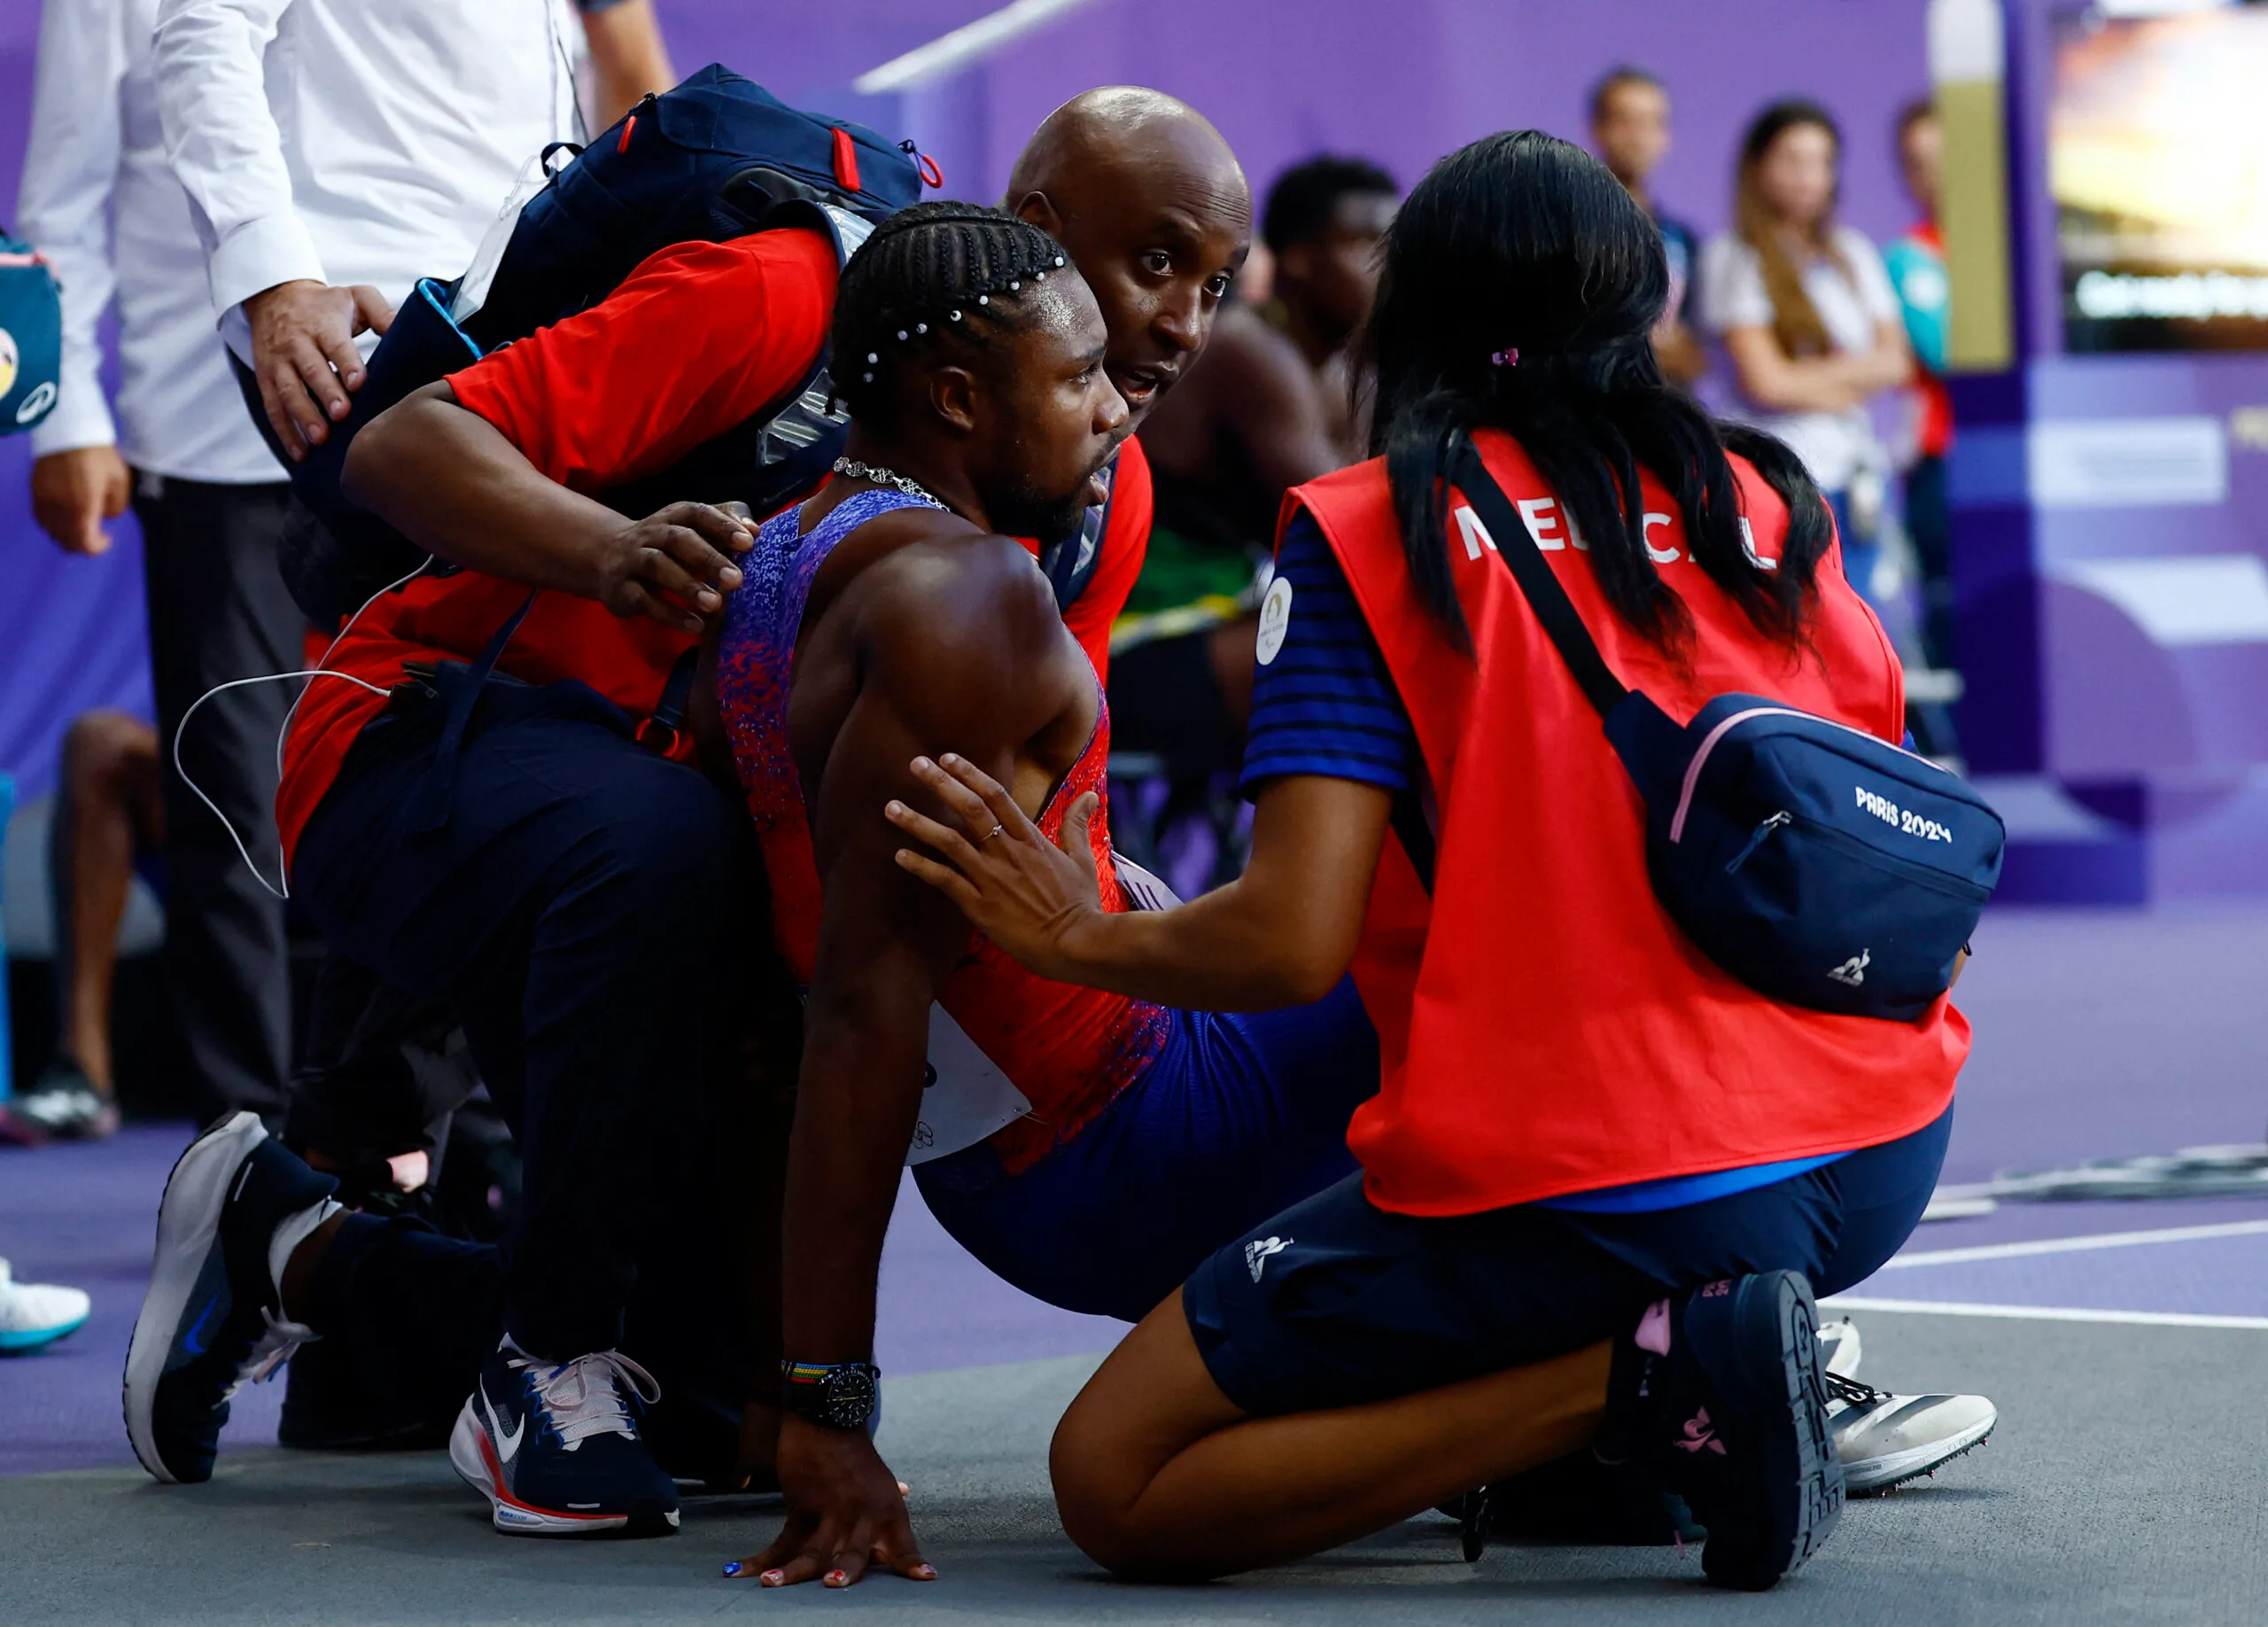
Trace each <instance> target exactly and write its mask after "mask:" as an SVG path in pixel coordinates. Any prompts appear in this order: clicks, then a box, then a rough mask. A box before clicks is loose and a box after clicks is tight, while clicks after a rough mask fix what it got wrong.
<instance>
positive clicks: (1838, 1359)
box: [1819, 1316, 1859, 1378]
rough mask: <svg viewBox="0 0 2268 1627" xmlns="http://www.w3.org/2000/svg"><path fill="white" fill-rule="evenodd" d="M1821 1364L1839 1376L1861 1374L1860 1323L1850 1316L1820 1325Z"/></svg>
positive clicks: (1848, 1376)
mask: <svg viewBox="0 0 2268 1627" xmlns="http://www.w3.org/2000/svg"><path fill="white" fill-rule="evenodd" d="M1819 1358H1820V1364H1821V1366H1824V1367H1825V1368H1826V1369H1827V1370H1828V1371H1829V1373H1832V1374H1834V1375H1835V1376H1836V1377H1837V1378H1856V1377H1858V1376H1859V1325H1858V1324H1857V1323H1856V1322H1854V1321H1852V1320H1851V1319H1850V1318H1849V1317H1847V1316H1846V1317H1844V1318H1842V1319H1841V1320H1837V1321H1832V1322H1821V1324H1820V1325H1819Z"/></svg>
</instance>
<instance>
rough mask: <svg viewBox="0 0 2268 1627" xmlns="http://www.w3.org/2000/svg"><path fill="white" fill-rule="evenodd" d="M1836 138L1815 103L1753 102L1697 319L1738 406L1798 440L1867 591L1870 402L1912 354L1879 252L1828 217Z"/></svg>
mask: <svg viewBox="0 0 2268 1627" xmlns="http://www.w3.org/2000/svg"><path fill="white" fill-rule="evenodd" d="M1842 146H1843V140H1842V136H1841V133H1840V132H1839V131H1838V130H1837V128H1836V125H1835V121H1834V119H1833V117H1832V116H1830V115H1829V113H1828V112H1827V110H1826V109H1825V108H1823V107H1821V106H1820V105H1818V104H1817V103H1815V102H1807V101H1800V100H1794V101H1785V102H1779V103H1775V104H1774V105H1772V106H1770V107H1767V108H1766V109H1765V110H1764V112H1763V113H1759V115H1757V117H1756V120H1755V121H1754V122H1752V123H1751V124H1750V126H1749V127H1748V134H1747V136H1745V138H1744V140H1743V141H1742V143H1741V151H1740V164H1739V171H1738V180H1737V183H1736V189H1735V194H1734V211H1733V219H1734V230H1732V231H1731V232H1729V233H1728V234H1726V235H1725V236H1723V237H1717V238H1714V239H1713V240H1712V241H1711V243H1710V244H1709V245H1708V247H1707V249H1705V251H1704V252H1703V253H1702V256H1701V318H1702V322H1703V323H1704V325H1705V326H1706V327H1707V329H1708V330H1709V331H1711V332H1712V333H1713V334H1716V335H1718V336H1720V338H1721V339H1723V341H1724V346H1725V350H1726V353H1727V354H1728V355H1730V356H1731V358H1732V362H1733V369H1734V373H1735V376H1736V380H1737V382H1738V385H1739V396H1740V403H1739V404H1740V409H1741V410H1742V413H1743V416H1746V417H1748V418H1749V419H1750V420H1751V421H1752V422H1754V423H1756V424H1759V425H1761V426H1762V427H1763V428H1765V429H1767V430H1770V431H1771V432H1773V433H1775V434H1776V435H1778V436H1779V437H1780V438H1781V439H1782V440H1785V441H1786V442H1787V443H1788V444H1789V445H1790V447H1792V448H1795V451H1796V454H1797V455H1798V456H1799V457H1801V458H1802V459H1803V460H1804V463H1806V465H1807V466H1808V467H1809V468H1810V470H1811V473H1812V478H1813V479H1815V480H1817V481H1818V482H1819V486H1820V489H1821V491H1822V492H1824V493H1826V494H1827V499H1828V501H1829V503H1831V504H1832V505H1833V506H1834V509H1835V519H1836V525H1837V530H1838V531H1839V533H1841V536H1842V541H1843V563H1844V570H1845V574H1847V575H1848V576H1849V578H1850V580H1851V582H1852V586H1854V587H1856V588H1858V589H1859V591H1860V592H1861V593H1869V592H1870V590H1871V584H1872V580H1873V577H1874V564H1875V558H1876V538H1877V536H1878V534H1879V530H1880V525H1881V521H1882V505H1883V501H1884V495H1885V494H1886V493H1887V491H1888V489H1889V482H1888V476H1889V468H1890V455H1889V452H1888V451H1887V449H1886V448H1884V446H1883V444H1882V441H1881V439H1880V438H1879V437H1878V436H1877V435H1876V433H1875V429H1874V423H1873V420H1872V419H1871V418H1870V417H1869V416H1868V412H1867V403H1868V401H1871V400H1872V399H1873V398H1874V397H1875V396H1876V395H1879V394H1880V393H1882V392H1884V391H1885V390H1891V389H1895V388H1897V387H1898V386H1899V385H1902V384H1904V383H1906V381H1907V379H1908V378H1910V377H1911V376H1912V373H1913V359H1912V357H1911V356H1910V355H1909V354H1907V348H1906V334H1905V330H1904V328H1903V326H1902V325H1901V323H1900V320H1899V307H1898V295H1897V293H1896V292H1894V291H1893V290H1892V289H1891V285H1890V276H1889V273H1888V272H1886V271H1884V269H1883V263H1882V256H1881V255H1880V254H1878V253H1876V252H1875V245H1873V244H1871V243H1869V242H1868V241H1867V239H1866V238H1865V237H1863V236H1862V235H1861V234H1860V233H1859V232H1856V231H1854V230H1852V229H1850V228H1849V227H1847V226H1841V225H1837V223H1836V220H1835V203H1836V194H1837V184H1838V170H1839V167H1840V165H1841V162H1842Z"/></svg>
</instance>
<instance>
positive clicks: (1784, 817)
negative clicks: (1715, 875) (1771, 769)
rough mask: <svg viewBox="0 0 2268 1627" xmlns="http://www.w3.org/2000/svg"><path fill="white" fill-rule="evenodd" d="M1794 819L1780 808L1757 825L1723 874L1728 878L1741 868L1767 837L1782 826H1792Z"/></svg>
mask: <svg viewBox="0 0 2268 1627" xmlns="http://www.w3.org/2000/svg"><path fill="white" fill-rule="evenodd" d="M1795 817H1796V816H1795V815H1794V814H1790V813H1789V812H1788V810H1787V809H1785V808H1782V809H1781V810H1780V811H1779V812H1778V813H1777V814H1774V815H1773V816H1772V817H1771V818H1769V819H1767V820H1766V821H1764V822H1763V823H1762V824H1760V825H1759V826H1758V827H1757V828H1756V830H1755V832H1754V834H1752V835H1751V837H1749V838H1748V845H1746V846H1744V847H1743V848H1742V849H1741V850H1740V852H1736V853H1735V854H1734V855H1733V857H1732V862H1731V863H1729V864H1728V865H1726V866H1725V874H1726V875H1728V876H1730V875H1732V874H1734V873H1735V872H1736V871H1737V870H1738V869H1739V868H1740V867H1741V866H1743V865H1744V864H1746V863H1747V862H1748V861H1749V860H1750V859H1751V858H1752V857H1753V856H1754V855H1755V852H1756V850H1757V849H1758V848H1759V847H1761V846H1763V845H1764V843H1765V839H1766V838H1767V837H1769V836H1770V835H1771V834H1772V833H1773V832H1774V831H1775V830H1777V829H1779V828H1780V827H1781V826H1783V825H1788V824H1793V823H1794V822H1795Z"/></svg>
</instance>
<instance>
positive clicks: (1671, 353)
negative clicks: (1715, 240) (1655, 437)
mask: <svg viewBox="0 0 2268 1627" xmlns="http://www.w3.org/2000/svg"><path fill="white" fill-rule="evenodd" d="M1591 146H1592V148H1593V149H1594V150H1595V151H1596V152H1597V153H1598V155H1599V158H1600V160H1602V161H1604V164H1605V165H1606V167H1607V168H1608V169H1610V170H1612V172H1613V174H1614V178H1615V179H1616V180H1617V181H1619V182H1621V183H1622V185H1623V187H1624V189H1625V190H1626V191H1628V192H1629V194H1630V196H1631V197H1633V198H1635V199H1637V200H1638V206H1639V207H1641V208H1643V209H1644V210H1645V211H1646V213H1647V214H1651V215H1652V216H1653V217H1654V224H1655V225H1656V226H1658V227H1659V228H1660V229H1661V234H1662V252H1663V253H1664V254H1665V255H1666V256H1667V258H1668V260H1669V303H1668V304H1667V306H1666V307H1664V309H1663V311H1662V319H1661V321H1660V322H1659V323H1657V324H1656V325H1655V328H1654V360H1655V361H1657V362H1659V363H1660V364H1661V370H1662V372H1663V374H1664V376H1666V378H1668V379H1669V381H1670V382H1671V383H1672V384H1674V385H1691V384H1692V383H1693V382H1694V381H1695V380H1696V379H1697V378H1700V377H1701V375H1702V374H1704V373H1705V372H1707V371H1708V370H1709V357H1708V354H1707V353H1706V352H1705V351H1704V350H1703V349H1702V347H1701V340H1700V339H1699V337H1698V336H1697V334H1695V332H1694V331H1693V273H1694V269H1695V264H1694V262H1695V261H1697V259H1698V258H1699V254H1700V239H1699V238H1698V237H1696V236H1695V235H1694V232H1693V229H1692V228H1691V227H1690V226H1688V225H1687V224H1686V223H1685V222H1682V221H1679V220H1674V219H1672V218H1671V217H1670V216H1668V215H1666V214H1663V213H1662V212H1661V211H1660V210H1659V209H1658V208H1657V207H1655V205H1654V198H1653V194H1652V192H1651V191H1650V190H1649V182H1650V180H1651V176H1652V175H1653V173H1654V169H1655V167H1656V166H1658V164H1660V162H1661V161H1662V160H1663V159H1664V158H1666V157H1667V156H1668V154H1669V90H1668V88H1667V87H1666V86H1665V85H1664V84H1663V83H1662V82H1661V81H1660V80H1659V79H1657V78H1656V77H1655V76H1654V75H1653V74H1650V73H1648V72H1647V71H1646V70H1645V69H1644V68H1642V67H1628V66H1625V67H1619V68H1615V69H1613V70H1612V71H1611V72H1610V73H1609V74H1607V76H1606V77H1605V78H1604V79H1602V80H1600V81H1599V82H1598V86H1597V88H1596V90H1593V91H1592V92H1591Z"/></svg>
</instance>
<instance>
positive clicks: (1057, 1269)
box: [913, 980, 1379, 1322]
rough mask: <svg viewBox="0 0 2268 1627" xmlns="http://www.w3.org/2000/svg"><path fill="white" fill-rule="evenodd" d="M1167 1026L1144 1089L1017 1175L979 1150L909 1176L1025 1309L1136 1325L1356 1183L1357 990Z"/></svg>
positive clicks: (1349, 986) (1368, 1069) (1368, 1034)
mask: <svg viewBox="0 0 2268 1627" xmlns="http://www.w3.org/2000/svg"><path fill="white" fill-rule="evenodd" d="M1173 1019H1174V1020H1173V1025H1172V1028H1171V1031H1170V1032H1169V1037H1168V1039H1167V1041H1166V1044H1165V1047H1164V1048H1163V1049H1162V1050H1161V1052H1160V1053H1159V1055H1158V1058H1157V1060H1156V1062H1154V1063H1152V1064H1151V1066H1150V1069H1149V1071H1148V1072H1146V1074H1144V1075H1143V1076H1142V1078H1140V1079H1139V1080H1138V1081H1137V1082H1136V1083H1134V1084H1132V1085H1130V1086H1127V1087H1126V1088H1125V1089H1124V1090H1122V1091H1121V1092H1120V1093H1119V1094H1118V1095H1117V1096H1116V1097H1115V1099H1114V1100H1113V1101H1112V1102H1111V1103H1110V1105H1109V1106H1107V1107H1106V1108H1105V1109H1103V1110H1102V1111H1101V1112H1100V1113H1099V1114H1097V1115H1096V1116H1095V1117H1094V1118H1093V1119H1092V1120H1091V1122H1090V1123H1089V1124H1088V1125H1087V1126H1086V1127H1085V1128H1084V1129H1083V1130H1081V1131H1080V1132H1079V1133H1078V1134H1077V1135H1076V1136H1074V1137H1073V1138H1072V1139H1071V1140H1068V1141H1067V1142H1065V1143H1064V1144H1063V1145H1062V1146H1060V1147H1059V1148H1056V1149H1055V1150H1054V1151H1052V1152H1051V1153H1049V1154H1048V1155H1047V1156H1046V1157H1045V1158H1043V1159H1041V1160H1040V1161H1039V1162H1038V1163H1037V1164H1034V1165H1033V1166H1032V1167H1031V1168H1029V1169H1028V1170H1026V1171H1024V1172H1022V1173H1021V1174H1017V1175H1010V1174H1007V1173H1006V1172H1003V1171H1002V1169H1001V1168H1000V1164H999V1161H998V1157H997V1156H995V1155H994V1154H993V1152H992V1149H991V1148H990V1145H989V1144H987V1143H985V1142H982V1141H980V1142H978V1143H977V1144H976V1145H975V1146H974V1147H971V1148H967V1149H966V1150H964V1151H961V1152H958V1153H954V1154H952V1155H951V1156H948V1157H944V1158H936V1159H932V1160H931V1161H930V1162H928V1163H927V1164H917V1165H916V1166H915V1167H914V1172H913V1173H914V1179H916V1180H917V1181H918V1182H919V1183H920V1187H921V1195H922V1196H923V1197H924V1198H925V1199H927V1200H928V1204H929V1210H930V1212H931V1213H932V1214H934V1215H936V1218H937V1220H938V1223H939V1224H940V1225H942V1226H944V1228H945V1230H946V1231H948V1232H950V1233H951V1234H953V1236H954V1237H955V1238H957V1239H958V1240H959V1242H960V1244H961V1246H962V1247H963V1248H965V1249H967V1250H968V1251H969V1252H970V1253H971V1254H974V1255H975V1257H977V1258H978V1259H980V1260H982V1261H983V1262H984V1264H985V1265H987V1266H989V1267H990V1268H991V1270H992V1271H994V1272H995V1273H998V1275H1000V1276H1002V1277H1005V1278H1006V1279H1007V1281H1010V1282H1013V1283H1014V1284H1015V1285H1016V1286H1017V1287H1018V1288H1021V1289H1023V1290H1024V1291H1025V1292H1026V1293H1028V1294H1030V1295H1033V1296H1037V1298H1040V1299H1044V1300H1045V1301H1047V1302H1048V1303H1049V1304H1055V1305H1060V1306H1062V1307H1063V1308H1064V1309H1066V1310H1069V1311H1084V1312H1088V1313H1090V1314H1091V1315H1098V1316H1115V1317H1117V1318H1119V1319H1120V1320H1122V1321H1128V1322H1133V1321H1139V1320H1141V1319H1142V1318H1143V1317H1145V1316H1146V1315H1147V1314H1149V1312H1151V1311H1152V1310H1153V1309H1154V1308H1155V1307H1156V1306H1157V1304H1158V1303H1159V1302H1160V1301H1161V1300H1163V1299H1164V1298H1165V1297H1166V1296H1168V1295H1169V1294H1170V1293H1172V1292H1173V1290H1174V1289H1175V1288H1177V1287H1179V1286H1180V1284H1181V1283H1182V1281H1183V1280H1184V1279H1185V1278H1186V1277H1187V1276H1188V1275H1189V1273H1191V1272H1192V1271H1193V1270H1195V1269H1196V1268H1197V1266H1198V1265H1199V1264H1200V1262H1201V1261H1202V1260H1203V1259H1204V1258H1205V1257H1206V1256H1207V1255H1208V1254H1210V1253H1212V1252H1213V1251H1214V1250H1215V1249H1218V1248H1219V1247H1220V1246H1221V1245H1222V1244H1223V1243H1224V1242H1228V1241H1229V1240H1230V1239H1231V1238H1232V1237H1235V1236H1237V1235H1239V1234H1241V1233H1242V1232H1244V1231H1245V1230H1246V1229H1247V1227H1249V1226H1256V1225H1258V1224H1259V1223H1260V1222H1261V1221H1262V1220H1264V1219H1266V1218H1268V1217H1269V1216H1270V1215H1272V1214H1275V1213H1277V1212H1278V1211H1281V1210H1283V1209H1285V1208H1286V1207H1288V1206H1289V1205H1291V1204H1293V1203H1298V1202H1299V1201H1300V1200H1301V1199H1302V1198H1305V1197H1309V1196H1311V1195H1314V1194H1316V1193H1317V1192H1320V1191H1322V1190H1324V1188H1325V1187H1330V1186H1331V1185H1332V1184H1333V1183H1334V1182H1336V1181H1338V1180H1340V1179H1341V1178H1342V1177H1344V1176H1346V1175H1347V1174H1348V1173H1349V1172H1352V1171H1353V1170H1354V1169H1355V1158H1354V1155H1353V1154H1351V1153H1349V1152H1348V1150H1347V1121H1348V1119H1349V1118H1351V1117H1354V1114H1355V1109H1356V1108H1357V1107H1359V1106H1361V1105H1362V1103H1363V1102H1365V1101H1367V1100H1368V1099H1369V1098H1370V1097H1371V1096H1372V1095H1374V1094H1376V1093H1377V1091H1378V1087H1379V1042H1378V1035H1377V1034H1376V1032H1375V1031H1373V1030H1372V1029H1371V1022H1370V1018H1369V1017H1368V1016H1366V1015H1365V1014H1364V1013H1363V1002H1362V1000H1361V998H1360V997H1359V996H1358V995H1357V994H1356V993H1355V985H1354V984H1353V982H1352V981H1351V980H1348V981H1343V982H1341V983H1340V985H1339V987H1338V988H1337V989H1335V990H1333V991H1332V993H1330V994H1329V995H1327V996H1325V997H1324V999H1323V1000H1318V1001H1317V1003H1316V1004H1314V1005H1312V1006H1300V1007H1294V1008H1292V1009H1290V1010H1286V1011H1265V1012H1257V1013H1251V1014H1245V1015H1231V1014H1225V1013H1220V1012H1211V1011H1177V1012H1175V1013H1174V1014H1173Z"/></svg>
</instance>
